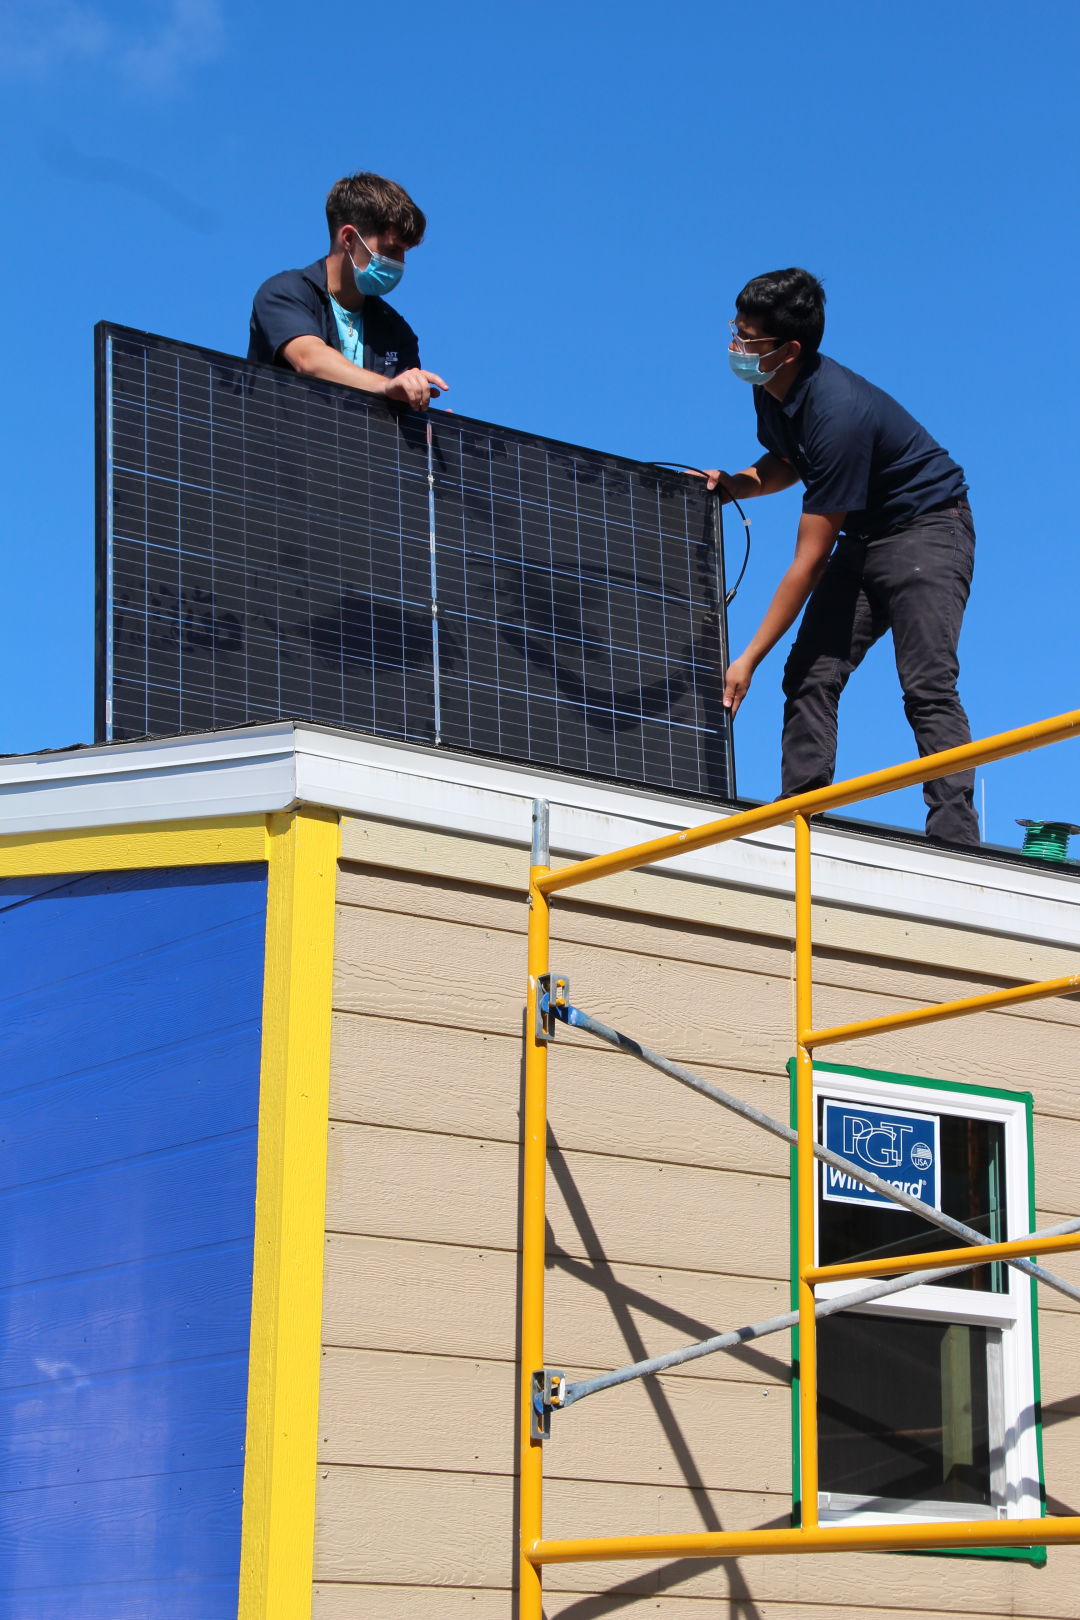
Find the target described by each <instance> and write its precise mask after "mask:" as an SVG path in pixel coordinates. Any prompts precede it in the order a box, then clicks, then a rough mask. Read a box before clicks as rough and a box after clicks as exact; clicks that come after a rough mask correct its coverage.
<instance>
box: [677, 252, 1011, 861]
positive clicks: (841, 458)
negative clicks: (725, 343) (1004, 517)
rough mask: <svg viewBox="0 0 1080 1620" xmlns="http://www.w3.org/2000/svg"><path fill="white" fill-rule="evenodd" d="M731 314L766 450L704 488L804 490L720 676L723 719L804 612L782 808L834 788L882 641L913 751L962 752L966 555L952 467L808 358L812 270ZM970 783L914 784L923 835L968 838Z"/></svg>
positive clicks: (753, 285) (861, 385)
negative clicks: (755, 607) (865, 672)
mask: <svg viewBox="0 0 1080 1620" xmlns="http://www.w3.org/2000/svg"><path fill="white" fill-rule="evenodd" d="M735 308H736V311H737V315H736V319H735V320H734V321H732V322H731V323H730V324H731V346H730V350H729V353H728V361H729V364H730V366H731V369H732V371H733V372H734V373H735V375H736V376H737V377H740V378H741V379H742V380H743V381H744V382H748V383H751V384H752V385H753V388H754V396H753V397H754V405H755V408H756V411H757V427H758V441H759V443H760V444H762V445H763V446H764V447H765V454H764V455H763V456H762V457H761V458H760V459H759V460H758V461H756V462H755V463H754V465H753V466H752V467H746V468H744V469H743V471H742V472H738V473H725V472H721V471H719V470H718V469H715V468H714V469H712V470H710V471H709V472H707V474H706V477H707V478H708V481H709V488H710V489H716V488H719V490H720V492H721V496H722V497H723V496H724V495H725V494H726V495H733V496H734V497H735V498H736V500H739V501H744V500H747V499H748V498H751V497H753V496H756V495H771V494H773V493H775V492H776V491H777V490H781V489H787V488H789V487H790V486H791V485H792V484H795V483H797V482H799V481H800V480H801V481H802V483H803V484H804V485H805V486H806V493H805V495H804V497H803V510H802V517H801V519H800V521H799V530H798V535H797V538H796V541H795V557H794V560H793V562H792V563H791V565H790V566H789V568H788V569H787V571H786V573H785V574H784V576H783V578H782V579H781V581H780V584H779V585H778V587H777V589H776V593H775V595H774V597H773V599H772V602H771V604H770V606H769V608H768V609H767V611H766V613H765V617H764V618H763V619H762V621H761V624H760V626H759V627H758V629H757V631H756V632H755V634H754V635H753V636H752V637H751V638H750V642H749V644H748V645H747V647H746V650H745V651H744V652H743V653H742V654H741V655H740V656H739V657H738V658H736V659H735V660H734V661H733V662H732V663H731V664H730V666H729V667H728V672H727V681H726V684H725V688H724V707H725V708H726V709H728V710H729V712H730V713H731V715H732V717H733V718H734V716H735V715H736V714H737V713H738V710H739V706H740V704H741V703H742V701H743V699H744V698H745V696H746V694H747V692H748V691H749V689H750V682H751V680H752V678H753V674H754V671H755V670H756V668H757V666H758V665H759V664H760V663H761V660H762V659H763V658H764V657H765V656H766V654H767V653H769V652H771V650H772V649H773V647H775V645H776V643H777V642H778V641H779V640H780V638H781V636H783V635H784V633H785V631H787V630H788V629H790V627H791V625H792V624H794V622H795V620H796V618H797V617H798V615H799V613H800V611H801V610H802V608H803V606H804V605H805V607H806V612H805V613H804V614H803V619H802V623H801V625H800V626H799V630H798V634H797V635H796V637H795V643H794V646H793V647H792V649H791V653H790V656H789V657H788V661H787V665H786V667H785V670H784V696H785V699H786V702H785V706H784V732H783V745H782V765H781V783H782V794H783V796H784V797H785V798H786V797H790V796H791V795H792V794H795V793H804V792H807V791H808V790H809V789H811V788H816V787H824V786H826V785H827V784H828V783H830V782H831V781H832V779H833V773H834V770H835V767H836V716H837V707H838V705H839V702H840V694H841V692H842V691H843V689H844V687H845V685H846V684H847V680H848V677H849V676H850V674H851V672H852V670H854V669H856V668H857V667H858V665H859V664H860V663H861V662H862V660H863V658H864V657H865V656H866V654H867V652H868V651H869V649H870V648H871V647H872V646H873V644H874V642H875V641H877V640H878V639H879V638H880V637H881V636H883V635H884V634H885V631H886V630H891V631H892V637H893V649H894V652H895V655H896V669H897V673H898V675H899V677H900V685H901V688H902V689H903V694H904V712H905V713H906V715H907V718H908V721H909V723H910V725H911V728H912V730H913V731H914V733H915V741H916V744H917V746H918V750H919V753H920V754H932V753H937V752H938V751H939V750H941V749H945V748H953V747H956V746H957V745H958V744H960V743H965V742H970V740H971V732H970V730H969V728H968V721H967V716H966V714H965V713H964V709H963V705H962V704H961V702H960V697H959V694H958V693H957V690H956V681H957V676H958V674H959V663H958V660H957V650H956V649H957V642H958V640H959V636H960V625H961V622H962V620H963V616H964V608H965V606H966V604H967V599H968V591H969V589H970V586H971V573H972V566H973V562H974V551H975V531H974V527H973V525H972V520H971V508H970V506H969V505H968V501H967V483H966V481H965V478H964V473H963V469H962V468H960V467H958V466H957V464H956V462H955V461H953V460H952V459H951V457H950V456H949V455H948V453H947V452H946V451H945V450H943V449H942V448H941V446H940V445H939V444H938V443H937V442H936V441H935V440H934V439H932V438H931V436H930V434H929V433H927V431H926V429H925V428H923V427H921V426H920V425H919V423H918V422H916V421H915V419H914V418H913V417H912V416H909V415H908V413H907V411H905V410H904V409H903V407H902V406H901V405H899V404H897V402H896V400H894V399H892V398H891V397H890V396H889V395H888V394H886V393H884V392H883V391H882V390H881V389H880V388H875V387H874V385H873V384H872V383H869V382H867V381H866V379H865V378H863V377H860V376H858V375H857V374H856V373H855V372H853V371H849V370H848V369H847V367H846V366H841V365H838V364H837V363H836V361H835V360H830V359H829V358H828V357H827V356H825V355H823V354H819V352H818V349H819V345H820V343H821V338H822V334H823V332H824V330H825V292H824V289H823V288H822V285H821V283H820V281H818V280H817V279H816V277H814V276H812V275H810V273H809V272H808V271H806V270H777V271H773V272H771V273H769V274H767V275H763V276H755V278H754V279H753V280H752V281H749V282H747V284H746V286H745V287H744V288H743V290H742V292H741V293H740V294H739V296H738V298H737V299H736V301H735ZM974 780H975V779H974V772H973V771H963V772H960V773H958V774H957V775H955V776H948V777H944V778H942V779H940V780H938V781H936V782H927V783H926V785H925V786H924V788H923V797H924V799H925V800H926V804H927V818H926V831H927V836H928V837H930V838H931V839H933V840H934V841H935V842H939V843H948V844H968V845H970V844H977V843H978V842H979V824H978V819H977V817H976V815H975V810H974V803H973V800H974Z"/></svg>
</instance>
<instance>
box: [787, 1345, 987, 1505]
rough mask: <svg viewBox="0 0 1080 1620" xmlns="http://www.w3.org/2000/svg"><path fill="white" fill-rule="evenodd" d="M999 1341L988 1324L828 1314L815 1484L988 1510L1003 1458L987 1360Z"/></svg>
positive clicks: (822, 1351) (820, 1363)
mask: <svg viewBox="0 0 1080 1620" xmlns="http://www.w3.org/2000/svg"><path fill="white" fill-rule="evenodd" d="M999 1341H1000V1334H999V1333H998V1332H996V1331H995V1330H994V1329H992V1328H986V1327H969V1326H966V1325H964V1324H961V1323H949V1322H920V1321H906V1320H904V1319H902V1318H897V1317H895V1316H892V1317H888V1318H886V1317H875V1316H856V1315H840V1316H833V1317H826V1318H825V1319H824V1320H823V1321H822V1322H821V1323H820V1324H819V1327H818V1425H819V1468H820V1488H821V1490H822V1491H828V1492H830V1493H834V1494H841V1495H845V1496H856V1497H863V1498H866V1497H870V1498H874V1497H877V1498H885V1499H887V1500H890V1501H896V1502H916V1501H923V1502H925V1501H936V1502H956V1503H968V1504H972V1505H975V1504H978V1505H981V1506H985V1507H990V1506H992V1505H993V1503H994V1499H995V1491H994V1486H995V1483H997V1481H996V1480H995V1477H994V1470H995V1466H999V1461H998V1441H997V1437H996V1436H994V1435H993V1434H992V1433H991V1417H990V1410H991V1401H990V1386H991V1382H992V1379H991V1375H990V1370H989V1360H988V1358H989V1355H990V1354H991V1353H992V1352H994V1351H996V1349H997V1346H998V1344H999ZM994 1406H995V1409H996V1407H997V1402H996V1401H995V1402H994ZM865 1505H867V1506H872V1504H870V1503H868V1504H865Z"/></svg>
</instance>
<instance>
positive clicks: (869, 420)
mask: <svg viewBox="0 0 1080 1620" xmlns="http://www.w3.org/2000/svg"><path fill="white" fill-rule="evenodd" d="M754 404H755V407H756V409H757V418H758V441H759V443H761V444H763V445H764V446H765V448H766V450H771V451H772V452H773V454H774V455H777V456H783V457H784V459H785V460H786V461H790V462H791V464H792V466H793V467H794V468H795V470H796V472H797V473H798V475H799V477H800V478H801V479H802V481H803V483H804V484H805V485H806V494H805V496H804V497H803V511H804V512H818V513H821V512H846V513H847V517H846V518H845V520H844V528H843V532H844V533H845V534H847V535H853V536H857V537H858V538H860V539H866V540H873V539H877V538H880V537H881V536H882V535H888V534H894V533H896V532H897V531H898V530H900V529H903V528H906V527H907V525H908V524H909V523H911V522H912V521H913V520H914V519H915V518H917V517H920V516H921V515H922V514H923V513H924V512H931V511H933V510H934V509H935V507H939V506H945V505H947V504H948V503H949V502H950V501H955V500H959V499H960V497H961V496H963V495H964V494H965V492H966V490H967V482H966V480H965V478H964V472H963V468H962V467H958V466H957V464H956V462H955V461H953V459H952V457H951V456H950V455H949V453H948V451H946V450H943V449H942V448H941V446H940V444H938V442H937V440H936V439H932V438H931V437H930V435H929V433H927V431H926V429H925V428H924V427H921V426H920V424H919V423H918V422H916V420H915V418H914V417H913V416H909V415H908V413H907V411H905V410H904V407H903V406H902V405H898V404H897V402H896V400H895V399H893V398H892V396H891V395H890V394H886V393H885V392H884V391H883V390H882V389H880V388H875V387H874V384H873V383H870V382H867V380H866V378H865V377H860V376H859V375H858V373H857V372H855V371H849V370H848V368H847V366H841V365H838V364H837V362H836V361H835V360H830V359H829V358H828V356H827V355H824V354H818V355H814V356H813V358H812V359H810V360H809V361H807V363H806V366H805V367H804V369H803V370H802V371H801V372H800V374H799V376H798V377H796V379H795V382H794V384H793V385H792V387H791V388H790V389H789V390H788V393H787V396H786V397H785V398H784V399H782V400H778V399H773V397H772V395H771V394H770V393H769V392H768V391H767V390H766V389H764V388H755V389H754Z"/></svg>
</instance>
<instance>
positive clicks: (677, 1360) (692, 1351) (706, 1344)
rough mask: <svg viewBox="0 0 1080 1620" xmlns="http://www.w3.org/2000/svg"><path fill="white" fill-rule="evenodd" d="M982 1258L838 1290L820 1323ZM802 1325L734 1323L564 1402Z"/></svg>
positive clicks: (567, 1395) (1066, 1226)
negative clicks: (739, 1325) (856, 1306)
mask: <svg viewBox="0 0 1080 1620" xmlns="http://www.w3.org/2000/svg"><path fill="white" fill-rule="evenodd" d="M1066 1232H1080V1219H1076V1220H1071V1221H1062V1223H1061V1224H1060V1226H1051V1227H1048V1228H1047V1229H1046V1230H1045V1231H1042V1232H1033V1233H1032V1234H1031V1235H1032V1237H1057V1236H1058V1235H1059V1234H1064V1233H1066ZM980 1263H981V1262H980V1261H979V1260H977V1259H972V1260H971V1261H970V1262H969V1263H968V1264H967V1265H964V1266H939V1267H938V1268H937V1269H936V1270H934V1271H915V1272H909V1273H908V1274H907V1276H905V1277H890V1278H889V1279H888V1281H887V1282H877V1283H867V1284H866V1285H865V1286H864V1287H862V1288H853V1289H851V1291H850V1292H849V1293H846V1294H838V1295H837V1296H836V1297H835V1298H833V1299H822V1300H819V1301H818V1302H817V1305H816V1307H815V1310H814V1315H815V1316H816V1318H817V1320H818V1321H819V1322H820V1321H821V1320H822V1318H823V1317H827V1316H836V1315H837V1314H838V1312H840V1311H846V1310H849V1309H850V1308H851V1307H852V1306H854V1305H868V1304H870V1302H871V1301H872V1300H875V1299H883V1298H884V1297H885V1295H886V1294H899V1293H900V1292H902V1290H903V1289H905V1288H915V1287H916V1286H917V1285H918V1284H919V1283H931V1282H940V1281H941V1280H942V1279H943V1278H945V1277H954V1276H955V1275H956V1274H957V1272H960V1271H972V1270H974V1268H975V1267H976V1266H977V1265H979V1264H980ZM798 1325H799V1313H798V1311H787V1312H786V1313H785V1314H784V1315H783V1316H770V1317H767V1318H766V1319H765V1321H763V1322H752V1323H751V1324H750V1325H749V1326H748V1327H741V1328H732V1329H731V1330H730V1332H728V1333H717V1334H714V1335H713V1337H712V1338H710V1339H699V1340H697V1342H696V1343H694V1344H687V1345H683V1347H682V1348H681V1349H680V1350H669V1351H667V1352H666V1354H664V1355H660V1356H649V1357H648V1358H647V1360H645V1361H632V1362H630V1363H629V1364H628V1365H627V1366H625V1367H617V1368H616V1369H615V1371H614V1372H608V1373H597V1375H596V1377H595V1378H579V1379H577V1380H576V1381H574V1382H573V1383H569V1384H567V1385H566V1387H565V1389H564V1391H563V1395H562V1399H561V1400H560V1401H559V1407H560V1408H563V1407H567V1406H573V1404H574V1402H575V1401H580V1400H583V1399H584V1397H585V1396H586V1395H595V1394H596V1393H597V1391H598V1390H601V1389H613V1388H614V1387H615V1386H616V1385H617V1384H627V1383H629V1382H630V1380H631V1379H633V1378H647V1377H648V1376H649V1375H650V1374H652V1373H661V1372H666V1371H667V1369H668V1368H669V1367H681V1366H683V1365H684V1364H685V1363H686V1362H688V1361H697V1360H698V1359H699V1357H701V1356H712V1355H715V1354H716V1352H717V1351H718V1350H737V1349H738V1347H739V1345H741V1344H749V1343H750V1341H751V1340H752V1339H764V1338H767V1337H768V1335H769V1334H770V1333H783V1332H784V1331H785V1329H788V1328H793V1327H798Z"/></svg>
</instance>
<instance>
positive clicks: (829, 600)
mask: <svg viewBox="0 0 1080 1620" xmlns="http://www.w3.org/2000/svg"><path fill="white" fill-rule="evenodd" d="M974 560H975V528H974V525H973V523H972V520H971V511H970V508H969V507H968V506H967V505H966V503H965V504H961V505H957V506H950V507H945V508H943V509H941V510H939V511H937V512H928V513H926V514H925V515H924V516H922V517H920V518H917V519H916V520H915V522H913V523H912V524H911V525H910V527H909V528H906V529H902V530H900V531H899V532H898V533H896V534H890V535H887V536H886V537H885V538H883V539H880V540H855V539H848V538H846V537H845V538H842V539H841V540H840V541H839V543H838V545H837V547H836V550H835V551H834V552H833V554H832V556H831V557H830V559H829V562H828V565H827V567H826V569H825V572H824V574H823V575H822V577H821V580H820V581H819V583H818V585H817V587H816V589H815V590H814V592H813V594H812V595H811V597H810V600H809V601H808V602H807V604H806V611H805V613H804V614H803V620H802V624H801V625H800V626H799V633H798V635H797V636H796V638H795V644H794V646H793V647H792V649H791V654H790V657H789V658H788V661H787V667H786V668H785V670H784V695H785V697H786V699H787V702H786V703H785V706H784V738H783V763H782V782H783V793H784V795H785V797H786V796H788V795H790V794H793V793H804V792H807V791H808V790H809V789H810V788H816V787H825V786H826V785H827V784H828V783H830V782H831V781H832V779H833V772H834V771H835V769H836V712H837V707H838V705H839V702H840V694H841V692H842V691H843V690H844V687H845V686H846V685H847V681H848V677H849V676H850V674H851V672H852V670H853V669H857V668H858V666H859V665H860V664H861V663H862V661H863V659H864V658H865V657H866V654H867V653H868V652H869V650H870V648H871V647H872V646H873V645H874V643H875V641H877V640H879V639H880V637H881V636H883V635H884V634H885V632H886V630H891V631H892V637H893V649H894V651H895V654H896V671H897V674H898V675H899V677H900V685H901V688H902V690H903V694H904V712H905V714H906V715H907V717H908V721H909V723H910V725H911V729H912V731H913V732H914V733H915V742H916V745H917V747H918V750H919V753H920V754H936V753H937V752H938V751H939V750H940V749H943V748H954V747H956V746H957V745H958V744H960V743H965V742H970V741H971V731H970V729H969V727H968V720H967V715H966V714H965V713H964V708H963V705H962V704H961V702H960V696H959V694H958V692H957V690H956V681H957V677H958V675H959V673H960V665H959V662H958V659H957V655H956V647H957V642H958V641H959V639H960V625H961V623H962V621H963V617H964V608H965V607H966V605H967V599H968V591H969V590H970V587H971V573H972V568H973V565H974ZM974 790H975V773H974V771H962V772H960V773H958V774H957V775H956V776H947V777H943V778H941V779H940V780H938V781H936V782H927V783H926V784H925V786H924V787H923V798H924V799H925V800H926V804H927V807H928V809H927V817H926V831H927V834H928V836H930V837H932V838H935V839H941V840H944V841H947V842H949V843H957V844H977V843H978V842H979V823H978V818H977V816H976V814H975V809H974Z"/></svg>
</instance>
